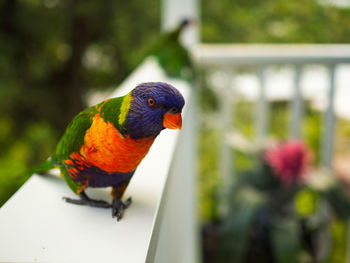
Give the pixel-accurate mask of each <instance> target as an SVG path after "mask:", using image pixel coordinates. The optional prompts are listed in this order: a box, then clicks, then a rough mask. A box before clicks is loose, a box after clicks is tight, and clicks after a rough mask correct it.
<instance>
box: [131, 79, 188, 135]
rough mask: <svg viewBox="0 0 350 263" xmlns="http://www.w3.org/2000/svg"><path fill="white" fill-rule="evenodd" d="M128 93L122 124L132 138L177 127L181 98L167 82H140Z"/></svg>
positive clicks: (179, 126) (179, 119)
mask: <svg viewBox="0 0 350 263" xmlns="http://www.w3.org/2000/svg"><path fill="white" fill-rule="evenodd" d="M131 96H132V100H131V102H130V108H129V111H128V114H127V124H126V125H127V131H128V132H127V133H128V134H129V135H130V137H131V138H132V139H140V138H145V137H151V136H157V135H158V134H159V133H160V132H161V130H163V129H165V128H170V129H181V126H182V118H181V112H182V108H183V106H184V104H185V100H184V98H183V96H182V95H181V93H180V92H179V91H178V90H177V89H176V88H174V87H173V86H171V85H170V84H167V83H164V82H148V83H142V84H140V85H138V86H137V87H136V88H135V89H134V90H133V91H132V92H131Z"/></svg>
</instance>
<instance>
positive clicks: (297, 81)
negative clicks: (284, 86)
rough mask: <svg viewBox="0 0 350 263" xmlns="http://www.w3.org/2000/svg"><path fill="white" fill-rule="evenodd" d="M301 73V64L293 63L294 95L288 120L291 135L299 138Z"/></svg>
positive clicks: (301, 112) (301, 113) (301, 105)
mask: <svg viewBox="0 0 350 263" xmlns="http://www.w3.org/2000/svg"><path fill="white" fill-rule="evenodd" d="M301 74H302V66H301V65H299V64H297V65H295V73H294V83H293V84H294V96H293V102H292V112H291V114H292V116H291V122H290V129H289V130H290V131H291V137H292V138H294V139H299V138H300V137H301V122H302V116H303V111H304V107H303V97H302V93H301Z"/></svg>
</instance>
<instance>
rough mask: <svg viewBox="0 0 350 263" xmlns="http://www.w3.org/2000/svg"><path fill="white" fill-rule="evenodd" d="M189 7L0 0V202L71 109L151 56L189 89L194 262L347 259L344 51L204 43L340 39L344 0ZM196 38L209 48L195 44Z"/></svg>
mask: <svg viewBox="0 0 350 263" xmlns="http://www.w3.org/2000/svg"><path fill="white" fill-rule="evenodd" d="M179 3H180V2H179ZM184 5H186V4H184ZM197 7H198V10H196V12H195V16H194V17H191V15H192V14H191V12H190V15H188V17H186V18H187V19H188V20H182V19H183V18H185V17H183V18H182V19H173V20H172V16H171V14H172V13H173V12H175V13H176V10H177V9H178V8H177V7H175V8H171V7H170V8H169V7H168V8H164V5H162V2H161V1H155V0H148V1H145V0H138V1H136V0H130V1H120V0H104V1H93V0H74V1H73V0H1V1H0V206H1V205H2V204H3V203H4V202H6V200H8V198H10V197H11V195H12V194H13V193H14V192H15V191H16V190H17V189H18V188H19V187H20V186H21V185H22V184H23V183H24V182H25V180H26V179H27V177H26V176H22V175H21V174H23V172H24V171H26V170H28V169H29V168H31V167H33V166H35V165H37V164H39V163H40V162H42V161H43V160H45V159H46V158H47V157H48V156H50V155H51V154H52V153H53V151H54V149H55V146H56V143H57V141H58V139H59V138H60V136H61V135H62V133H63V132H64V130H65V127H66V125H67V124H68V123H69V121H70V120H71V119H72V118H73V117H74V116H75V115H76V114H77V113H78V112H79V111H81V110H82V109H84V108H85V107H87V106H88V105H92V104H94V103H97V102H99V101H100V100H102V99H104V98H105V97H107V96H108V95H109V94H110V93H111V92H112V91H114V90H115V88H116V87H117V86H118V84H120V83H121V81H123V80H124V79H125V78H126V77H127V76H128V75H129V74H130V73H131V72H132V71H133V70H134V69H135V68H136V67H137V66H138V65H139V64H140V63H141V62H142V61H143V60H144V59H145V58H146V57H148V56H150V55H153V56H155V57H156V58H157V59H158V62H159V64H160V65H161V66H162V67H163V68H164V70H165V71H166V72H167V74H168V75H169V76H171V77H176V78H182V79H184V80H186V81H188V82H189V83H191V84H192V85H193V86H194V89H196V93H197V95H198V105H199V108H198V123H197V127H198V133H199V134H198V163H197V167H198V169H197V170H198V178H197V179H198V201H199V204H198V207H199V209H198V218H199V222H198V224H199V228H200V229H201V233H202V235H201V247H202V251H201V252H202V256H201V258H202V260H203V262H346V259H348V260H350V257H349V255H348V256H347V249H346V248H347V238H346V234H347V220H348V218H349V215H350V205H349V200H348V193H347V192H348V190H349V185H350V168H349V163H350V104H349V103H348V101H349V100H350V78H349V76H350V66H349V64H346V63H343V62H342V60H341V59H340V60H339V63H338V62H337V61H335V62H334V61H333V62H332V63H331V64H320V63H314V62H311V63H304V64H305V65H304V64H303V65H301V66H300V65H298V67H296V65H295V64H293V63H291V62H290V61H286V62H284V63H283V62H279V63H267V64H264V65H261V64H259V65H258V64H254V63H250V65H245V64H244V63H241V64H235V65H234V66H232V65H231V66H228V65H219V66H218V65H214V64H215V63H214V64H210V63H209V64H205V63H203V64H201V61H202V60H201V59H203V58H204V60H205V58H206V57H210V56H209V55H208V54H209V53H210V52H214V54H218V55H217V56H220V50H221V48H220V46H217V45H215V43H226V44H227V45H226V47H225V48H227V51H228V54H229V53H230V52H231V51H232V50H233V51H237V50H238V52H240V50H242V54H244V50H246V49H245V47H247V46H248V45H251V44H254V43H263V44H283V43H294V44H306V43H307V44H347V43H348V42H349V41H350V40H349V36H350V1H347V0H342V1H341V0H337V1H335V0H333V1H332V0H304V1H288V0H260V1H257V0H244V1H242V0H235V1H232V0H220V1H214V0H202V1H198V2H197ZM180 9H181V8H180ZM167 17H168V18H169V19H167ZM194 21H195V23H193V22H194ZM193 28H195V29H193ZM191 30H192V32H191ZM186 31H188V32H190V33H188V35H187V37H186ZM198 42H200V43H207V44H208V45H207V46H206V47H208V49H206V48H203V49H202V51H201V52H197V53H196V52H191V50H193V47H195V45H196V44H198ZM237 44H239V46H237ZM273 47H275V46H273ZM210 48H212V49H210ZM231 48H232V49H231ZM302 48H303V47H301V48H300V47H299V49H298V48H296V49H295V50H296V52H298V51H299V50H301V49H302ZM272 49H273V48H272ZM225 50H226V49H225ZM290 50H292V51H293V50H294V49H288V51H290ZM304 51H305V50H304ZM304 51H301V52H304ZM206 52H207V53H206ZM216 52H217V53H216ZM259 52H260V53H259ZM310 52H312V50H311V51H310ZM233 53H234V52H233ZM248 53H249V50H248ZM253 53H254V52H253ZM322 53H327V49H325V52H319V54H322ZM264 54H265V55H266V54H267V53H266V49H261V50H259V49H258V53H257V56H260V55H264ZM344 54H345V55H346V56H347V57H349V51H347V53H346V52H345V53H344ZM345 55H344V56H345ZM224 57H225V56H224ZM339 57H340V58H341V57H342V55H341V53H340V55H339ZM253 61H254V58H253ZM334 63H337V64H336V71H335V70H334V68H335V67H334V65H335V64H334ZM298 72H299V73H298ZM332 72H333V73H332ZM334 72H336V73H337V75H336V83H337V85H336V87H337V89H336V91H335V89H334V90H333V91H334V93H332V89H331V88H329V83H330V82H331V83H332V76H333V77H334ZM295 83H299V84H297V85H296V86H299V87H302V89H300V90H301V95H300V96H299V97H298V96H295ZM331 86H332V84H331ZM261 87H264V93H262V91H261ZM332 94H333V95H332ZM332 96H334V100H332V101H333V102H334V107H333V106H332V107H331V108H330V107H329V98H330V97H332ZM230 98H231V99H230ZM295 103H299V104H297V105H298V106H293V105H295ZM293 107H294V108H293ZM295 108H296V110H293V109H295ZM333 108H334V112H333V111H332V110H333ZM298 109H299V110H298ZM327 109H328V110H329V109H330V111H328V110H327ZM259 112H260V113H259ZM296 112H299V119H298V117H295V116H298V114H297V115H293V114H294V113H296ZM327 112H330V114H331V115H328V116H330V117H325V116H327V114H325V113H327ZM262 113H264V114H262ZM260 114H262V115H260ZM334 114H335V115H334ZM333 115H334V116H333ZM301 116H302V117H301ZM262 118H263V119H264V121H261V119H262ZM295 118H297V119H298V120H299V123H298V124H295V125H294V126H293V123H295V122H293V120H295ZM259 119H260V121H259ZM222 120H224V122H225V123H224V124H222ZM325 120H328V121H329V122H325ZM335 120H336V121H335ZM259 123H260V124H259ZM291 123H292V124H291ZM325 123H326V124H331V127H332V129H331V130H329V131H328V132H327V131H323V130H324V127H325V126H327V125H325ZM296 126H298V127H297V128H294V127H296ZM333 128H334V129H333ZM223 131H224V132H223ZM257 134H258V135H260V136H256V135H257ZM322 135H324V136H322ZM257 137H258V138H257ZM323 137H326V138H328V139H329V138H335V140H334V144H332V143H333V139H332V143H330V144H329V143H328V144H327V142H326V143H323V141H324V140H325V139H323ZM291 138H292V139H291ZM223 144H224V146H223ZM322 145H330V146H329V147H331V150H329V152H331V157H332V158H331V157H329V156H328V155H327V154H326V155H325V154H323V152H327V150H324V151H323V149H322V147H323V146H322ZM329 147H328V148H329ZM275 200H279V201H280V202H276V201H275ZM237 240H239V242H236V241H237ZM348 252H349V251H348Z"/></svg>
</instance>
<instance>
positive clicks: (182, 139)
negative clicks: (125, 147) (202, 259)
mask: <svg viewBox="0 0 350 263" xmlns="http://www.w3.org/2000/svg"><path fill="white" fill-rule="evenodd" d="M146 81H166V82H169V83H171V84H173V85H174V86H175V87H177V88H178V89H179V90H180V91H181V92H182V94H183V95H184V97H185V100H186V105H185V108H184V112H183V129H182V130H181V131H180V132H178V131H173V130H172V131H170V130H166V131H163V132H162V133H161V134H160V135H159V136H158V138H157V139H156V141H155V143H154V145H153V146H152V147H151V150H150V152H149V154H148V155H147V156H146V158H145V159H144V160H143V161H142V163H141V164H140V166H139V168H138V169H137V171H136V173H135V175H134V177H133V179H132V181H131V183H130V185H129V187H128V189H127V191H126V193H125V197H128V196H132V198H133V204H132V205H131V206H130V207H129V208H128V209H127V211H126V212H125V214H124V218H123V219H122V220H121V221H120V222H117V221H116V219H115V218H112V216H111V211H110V209H101V208H91V207H84V206H82V207H80V206H75V205H70V204H67V203H65V202H64V201H63V200H62V196H74V194H73V193H72V192H71V191H70V190H69V188H68V187H67V186H66V184H65V183H64V181H63V180H62V179H61V178H58V177H55V176H48V177H42V176H38V175H33V176H32V177H31V178H30V179H29V180H28V181H27V182H26V183H25V184H24V185H23V186H22V188H21V189H20V190H18V191H17V193H16V194H15V195H14V196H13V197H12V198H11V199H10V200H9V201H8V202H7V203H6V204H5V205H4V206H3V207H2V208H1V209H0V262H60V263H64V262H84V263H87V262H104V263H108V262H126V263H127V262H137V263H139V262H196V261H197V254H196V252H197V249H196V240H195V239H196V224H195V213H196V209H195V195H194V177H193V175H194V164H195V162H194V158H195V155H194V153H195V152H194V149H195V147H194V146H193V143H194V139H193V137H194V134H193V131H194V129H193V124H194V122H193V119H194V116H193V114H194V111H192V109H193V108H194V105H193V104H192V103H193V101H192V97H191V92H192V91H191V87H190V86H189V85H188V84H187V83H185V82H182V81H179V80H175V79H168V78H167V77H166V76H165V74H164V72H163V71H162V70H161V69H160V68H159V66H158V64H157V63H156V62H155V61H154V60H152V59H148V60H147V61H145V62H144V63H143V64H142V65H140V67H139V68H138V69H137V70H136V71H134V73H133V74H132V75H131V76H130V77H129V78H128V79H127V80H126V81H125V82H124V83H123V84H122V85H121V87H120V88H119V89H117V90H116V93H115V94H114V95H115V96H118V95H121V94H126V92H128V91H129V90H130V89H132V88H133V87H135V85H136V84H139V83H141V82H146ZM89 194H90V195H92V196H94V197H98V198H103V199H107V200H108V199H109V198H110V196H109V191H107V190H106V189H105V190H101V189H99V190H96V189H95V190H91V191H90V192H89Z"/></svg>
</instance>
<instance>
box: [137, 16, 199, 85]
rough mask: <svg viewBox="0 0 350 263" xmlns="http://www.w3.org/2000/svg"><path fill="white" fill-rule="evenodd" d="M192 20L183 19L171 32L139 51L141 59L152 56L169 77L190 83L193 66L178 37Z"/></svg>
mask: <svg viewBox="0 0 350 263" xmlns="http://www.w3.org/2000/svg"><path fill="white" fill-rule="evenodd" d="M195 24H196V22H195V20H194V19H189V18H185V19H183V20H182V21H181V22H180V23H179V24H178V25H177V26H176V27H175V28H174V29H173V30H171V31H167V32H164V33H162V34H160V35H159V36H158V37H156V38H154V39H153V41H152V42H151V43H150V44H149V45H146V47H145V49H141V50H140V53H141V52H142V53H143V54H144V55H143V56H142V57H148V56H153V57H155V58H156V60H157V61H158V63H159V65H160V66H161V67H162V68H163V69H164V71H165V72H166V74H167V75H168V76H169V77H174V78H181V79H184V80H187V81H192V80H193V78H194V74H195V73H194V64H193V62H192V60H191V57H190V54H189V52H188V50H187V49H186V48H185V47H184V46H183V45H182V44H181V42H180V36H181V34H182V33H183V32H184V30H185V29H187V28H188V27H189V26H191V25H195Z"/></svg>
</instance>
